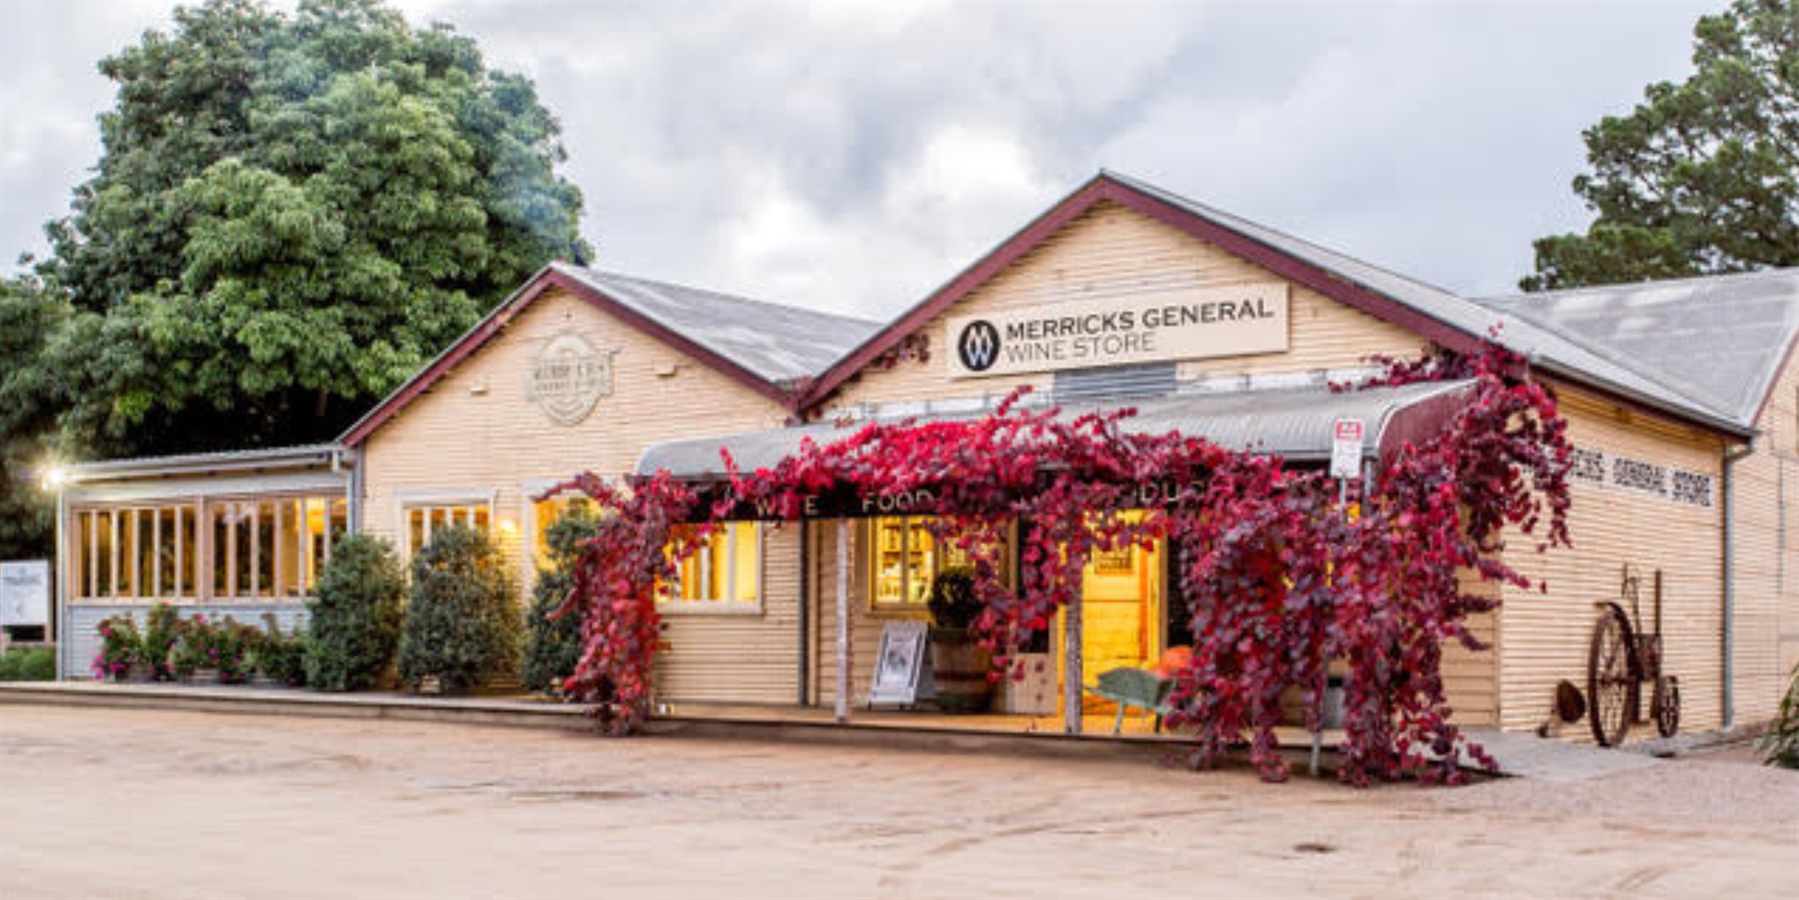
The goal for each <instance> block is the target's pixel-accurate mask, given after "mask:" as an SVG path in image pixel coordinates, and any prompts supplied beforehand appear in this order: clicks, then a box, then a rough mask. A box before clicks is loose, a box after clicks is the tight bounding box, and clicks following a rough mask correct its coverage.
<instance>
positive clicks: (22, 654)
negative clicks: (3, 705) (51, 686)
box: [0, 647, 56, 681]
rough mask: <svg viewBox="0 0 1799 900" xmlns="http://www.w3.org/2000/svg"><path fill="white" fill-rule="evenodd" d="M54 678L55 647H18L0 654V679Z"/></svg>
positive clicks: (41, 679) (45, 679)
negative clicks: (3, 654)
mask: <svg viewBox="0 0 1799 900" xmlns="http://www.w3.org/2000/svg"><path fill="white" fill-rule="evenodd" d="M55 680H56V648H55V647H19V648H15V649H13V650H11V651H9V652H7V654H6V655H5V656H0V681H55Z"/></svg>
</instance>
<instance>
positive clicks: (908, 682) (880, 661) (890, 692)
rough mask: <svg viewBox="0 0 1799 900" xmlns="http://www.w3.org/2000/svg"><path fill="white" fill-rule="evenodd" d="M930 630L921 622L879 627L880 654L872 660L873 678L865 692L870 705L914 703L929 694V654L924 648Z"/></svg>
mask: <svg viewBox="0 0 1799 900" xmlns="http://www.w3.org/2000/svg"><path fill="white" fill-rule="evenodd" d="M929 631H930V628H929V626H927V625H926V624H925V623H923V622H888V623H887V624H886V625H883V626H882V627H881V652H880V653H879V654H878V655H876V657H875V677H874V681H873V683H872V684H871V685H870V686H869V689H868V703H869V705H870V706H872V705H874V704H876V703H902V704H911V703H917V702H918V701H919V700H923V699H928V698H929V697H930V696H931V695H932V693H933V691H932V690H931V684H930V679H931V674H930V653H929V652H928V650H927V649H926V647H925V636H926V634H927V633H929ZM921 683H922V684H921ZM921 688H922V690H921Z"/></svg>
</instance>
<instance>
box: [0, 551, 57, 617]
mask: <svg viewBox="0 0 1799 900" xmlns="http://www.w3.org/2000/svg"><path fill="white" fill-rule="evenodd" d="M49 624H50V563H49V562H48V561H47V560H41V559H38V560H29V561H26V562H0V626H3V625H39V626H45V627H48V626H49Z"/></svg>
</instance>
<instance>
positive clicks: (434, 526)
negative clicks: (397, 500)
mask: <svg viewBox="0 0 1799 900" xmlns="http://www.w3.org/2000/svg"><path fill="white" fill-rule="evenodd" d="M400 508H401V511H402V516H403V518H404V520H405V522H406V558H408V559H411V558H412V555H413V554H414V553H417V552H418V551H419V548H421V547H423V546H425V545H426V544H428V543H430V542H431V535H432V533H433V532H436V531H441V530H443V529H445V528H449V527H451V526H455V525H462V526H465V527H468V528H472V529H474V530H475V531H478V532H480V533H481V534H492V533H493V503H492V501H490V500H487V499H480V500H462V501H419V502H412V501H406V502H402V503H401V507H400Z"/></svg>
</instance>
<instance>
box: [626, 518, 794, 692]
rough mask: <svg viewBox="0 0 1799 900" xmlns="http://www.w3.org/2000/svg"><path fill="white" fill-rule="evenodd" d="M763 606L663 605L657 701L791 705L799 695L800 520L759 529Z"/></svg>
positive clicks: (657, 673) (657, 670) (657, 666)
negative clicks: (742, 609)
mask: <svg viewBox="0 0 1799 900" xmlns="http://www.w3.org/2000/svg"><path fill="white" fill-rule="evenodd" d="M763 533H764V537H763V559H762V562H763V564H762V592H761V596H762V603H761V610H760V612H756V613H743V614H739V613H729V612H727V613H716V614H709V613H682V612H680V611H677V610H671V609H670V608H668V607H666V606H665V607H664V608H663V610H662V621H663V624H664V627H663V640H665V641H667V643H668V648H667V650H666V651H665V652H663V653H661V654H659V656H658V658H657V665H656V676H655V677H656V697H657V699H658V700H659V701H663V702H668V703H674V704H678V703H681V702H684V701H705V702H714V703H770V704H792V703H794V702H795V701H796V700H797V698H798V696H799V693H798V692H799V660H800V652H801V651H800V647H801V645H800V636H799V610H800V604H799V595H800V590H799V585H800V581H799V577H800V571H799V564H800V560H799V556H800V554H799V547H800V544H799V533H800V527H799V524H798V523H784V524H781V525H779V526H777V525H774V524H772V523H771V524H769V525H765V526H764V528H763Z"/></svg>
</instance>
